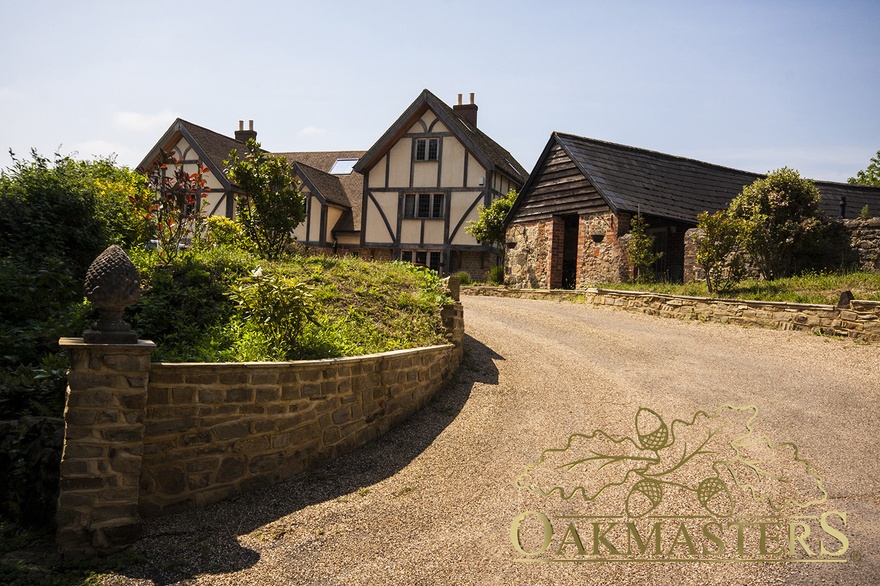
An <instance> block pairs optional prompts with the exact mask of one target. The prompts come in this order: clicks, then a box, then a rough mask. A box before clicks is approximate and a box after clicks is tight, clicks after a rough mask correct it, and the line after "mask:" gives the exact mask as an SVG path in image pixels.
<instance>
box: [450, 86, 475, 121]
mask: <svg viewBox="0 0 880 586" xmlns="http://www.w3.org/2000/svg"><path fill="white" fill-rule="evenodd" d="M452 109H453V110H454V111H455V113H456V114H458V115H459V117H460V118H461V119H462V120H464V121H465V122H468V123H469V124H470V125H471V126H473V127H474V128H476V126H477V105H476V104H475V103H474V93H473V92H471V103H470V104H462V103H461V94H458V104H456V105H455V106H453V107H452Z"/></svg>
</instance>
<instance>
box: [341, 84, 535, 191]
mask: <svg viewBox="0 0 880 586" xmlns="http://www.w3.org/2000/svg"><path fill="white" fill-rule="evenodd" d="M428 109H431V110H432V111H433V112H434V113H435V114H437V117H438V118H440V120H441V121H442V122H443V124H445V125H446V127H447V128H449V130H450V131H451V132H452V133H453V134H455V136H456V137H457V138H458V139H459V140H460V141H461V142H462V143H464V145H465V146H466V147H467V149H468V150H469V151H471V153H473V155H474V156H476V157H477V159H478V160H479V161H480V163H481V164H482V165H483V166H484V167H486V168H487V169H490V170H495V171H498V172H500V173H503V174H505V175H507V176H508V177H510V178H511V179H514V180H515V181H517V182H518V183H523V182H525V180H526V179H527V178H528V176H529V174H528V172H527V171H526V170H525V168H523V166H522V165H520V164H519V162H518V161H517V160H516V159H515V158H514V157H513V155H511V154H510V153H509V152H507V151H506V150H505V149H504V148H502V147H501V145H499V144H498V143H497V142H495V141H494V140H492V139H491V138H489V136H488V135H486V133H484V132H483V131H482V130H480V129H479V128H477V127H475V126H473V125H471V124H470V123H469V122H467V121H466V120H464V119H463V118H462V117H461V116H459V115H458V114H457V113H456V112H455V110H454V109H453V108H451V107H450V106H447V105H446V104H445V103H444V102H443V101H442V100H440V98H438V97H437V96H435V95H434V94H432V93H431V92H429V91H428V90H423V91H422V93H421V94H420V95H419V97H418V98H416V100H415V101H414V102H413V103H412V104H410V106H409V108H407V109H406V110H405V111H404V112H403V114H401V115H400V117H399V118H398V119H397V121H396V122H394V124H392V125H391V127H390V128H389V129H388V130H387V131H385V134H383V135H382V137H381V138H379V140H378V141H376V143H375V144H374V145H373V146H372V147H371V148H370V150H368V151H367V152H366V154H364V156H363V157H362V158H361V160H360V161H358V163H357V165H355V171H357V172H359V173H363V172H364V171H365V170H368V169H371V168H372V167H373V166H374V165H375V164H376V163H378V162H379V159H381V158H382V156H383V155H384V154H385V153H386V152H388V150H389V149H390V148H391V147H392V146H394V144H395V143H396V142H397V141H398V140H399V139H400V137H401V136H403V135H404V134H406V132H407V130H409V128H410V127H411V126H412V125H413V123H415V121H416V120H417V119H418V118H420V117H421V116H422V114H424V113H425V111H426V110H428Z"/></svg>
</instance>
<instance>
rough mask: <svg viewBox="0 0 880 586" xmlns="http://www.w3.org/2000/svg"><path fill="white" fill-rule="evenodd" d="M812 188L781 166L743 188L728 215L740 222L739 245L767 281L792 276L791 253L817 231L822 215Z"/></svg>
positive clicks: (817, 195)
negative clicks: (740, 243)
mask: <svg viewBox="0 0 880 586" xmlns="http://www.w3.org/2000/svg"><path fill="white" fill-rule="evenodd" d="M819 203H820V196H819V190H818V189H817V188H816V185H815V184H814V183H813V182H812V181H810V180H809V179H803V178H801V176H800V174H799V173H798V172H797V171H794V170H792V169H789V168H787V167H783V168H782V169H779V170H777V171H773V172H771V173H769V174H768V175H767V177H765V178H763V179H758V180H757V181H755V182H754V183H752V184H751V185H748V186H746V187H745V188H744V189H743V190H742V193H740V194H739V195H738V196H736V198H735V199H734V200H733V201H732V202H731V204H730V208H729V213H730V214H731V216H732V217H733V218H735V219H737V220H740V221H741V222H742V230H741V232H740V233H741V242H742V244H743V247H744V248H745V250H746V252H747V253H748V255H749V259H750V260H751V262H753V263H754V265H755V267H756V268H757V269H758V271H760V273H761V275H762V276H763V277H764V278H765V279H768V280H772V279H776V278H779V277H785V276H789V275H791V274H792V272H793V270H794V265H793V263H792V260H793V256H794V254H795V253H796V252H797V251H798V249H800V248H805V247H806V246H807V245H808V243H809V240H810V239H811V238H813V237H814V236H815V235H816V234H817V232H818V231H819V230H820V228H821V224H822V220H823V219H824V214H823V213H822V210H821V208H820V207H819Z"/></svg>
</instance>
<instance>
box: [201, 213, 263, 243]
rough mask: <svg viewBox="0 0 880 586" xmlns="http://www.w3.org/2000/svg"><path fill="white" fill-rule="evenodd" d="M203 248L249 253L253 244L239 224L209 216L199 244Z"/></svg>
mask: <svg viewBox="0 0 880 586" xmlns="http://www.w3.org/2000/svg"><path fill="white" fill-rule="evenodd" d="M199 244H200V245H201V246H202V247H203V248H219V247H226V248H230V249H234V250H241V251H246V252H250V251H253V250H254V247H253V244H252V243H251V242H250V240H248V237H247V236H246V235H245V233H244V230H243V229H242V227H241V224H239V223H238V222H236V221H234V220H230V219H229V218H226V217H224V216H210V217H208V218H207V220H206V222H205V236H204V238H203V239H202V240H201V241H200V243H199Z"/></svg>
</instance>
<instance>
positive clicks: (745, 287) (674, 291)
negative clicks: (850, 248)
mask: <svg viewBox="0 0 880 586" xmlns="http://www.w3.org/2000/svg"><path fill="white" fill-rule="evenodd" d="M597 287H599V288H603V289H620V290H624V291H651V292H655V293H666V294H668V295H688V296H693V297H720V298H727V299H754V300H756V301H787V302H789V303H824V304H831V305H834V304H836V303H837V301H838V300H839V299H840V294H841V292H843V291H852V293H853V296H854V297H855V298H856V299H862V300H868V301H880V273H867V272H859V273H846V274H805V275H801V276H798V277H790V278H788V279H777V280H775V281H743V282H741V283H739V284H737V285H736V286H735V287H732V288H731V289H730V290H728V291H725V292H724V293H720V294H718V293H716V294H712V293H709V291H708V290H707V289H706V283H697V282H694V283H685V284H676V283H602V284H600V285H597Z"/></svg>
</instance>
